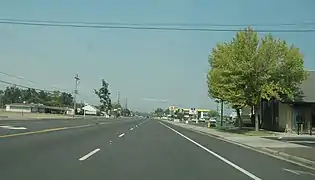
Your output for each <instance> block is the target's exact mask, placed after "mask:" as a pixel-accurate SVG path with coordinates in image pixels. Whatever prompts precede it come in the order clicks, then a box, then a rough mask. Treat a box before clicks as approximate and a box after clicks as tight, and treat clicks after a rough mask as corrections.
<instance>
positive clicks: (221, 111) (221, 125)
mask: <svg viewBox="0 0 315 180" xmlns="http://www.w3.org/2000/svg"><path fill="white" fill-rule="evenodd" d="M222 126H223V100H221V127H222Z"/></svg>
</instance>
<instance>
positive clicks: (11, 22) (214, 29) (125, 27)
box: [0, 21, 315, 33]
mask: <svg viewBox="0 0 315 180" xmlns="http://www.w3.org/2000/svg"><path fill="white" fill-rule="evenodd" d="M0 24H11V25H24V26H45V27H70V28H96V29H129V30H130V29H131V30H159V31H200V32H239V31H242V29H223V28H180V27H149V26H117V25H101V24H95V25H94V24H91V25H87V24H71V23H62V24H61V23H50V22H26V21H0ZM255 31H256V32H261V33H271V32H282V33H307V32H315V29H256V30H255Z"/></svg>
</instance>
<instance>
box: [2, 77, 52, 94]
mask: <svg viewBox="0 0 315 180" xmlns="http://www.w3.org/2000/svg"><path fill="white" fill-rule="evenodd" d="M0 82H1V83H4V84H9V85H13V86H17V87H21V88H26V89H34V90H37V91H45V92H54V91H49V90H45V89H39V88H34V87H29V86H24V85H20V84H15V83H10V82H7V81H3V80H0Z"/></svg>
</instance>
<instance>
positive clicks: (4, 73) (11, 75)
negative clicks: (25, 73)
mask: <svg viewBox="0 0 315 180" xmlns="http://www.w3.org/2000/svg"><path fill="white" fill-rule="evenodd" d="M0 74H3V75H6V76H10V77H14V78H16V79H20V80H24V81H27V82H30V83H32V84H34V83H35V82H34V81H31V80H28V79H25V78H24V77H19V76H16V75H13V74H10V73H6V72H1V71H0Z"/></svg>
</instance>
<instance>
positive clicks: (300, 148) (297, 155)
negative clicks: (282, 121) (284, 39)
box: [164, 121, 315, 168]
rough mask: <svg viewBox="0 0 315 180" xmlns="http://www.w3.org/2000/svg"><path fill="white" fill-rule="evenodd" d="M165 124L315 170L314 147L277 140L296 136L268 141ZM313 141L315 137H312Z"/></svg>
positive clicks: (259, 137) (193, 127) (262, 138)
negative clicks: (213, 137) (203, 134)
mask: <svg viewBox="0 0 315 180" xmlns="http://www.w3.org/2000/svg"><path fill="white" fill-rule="evenodd" d="M164 122H166V123H170V124H173V125H176V126H179V127H182V128H186V129H190V130H193V131H197V132H201V133H205V134H208V135H211V136H215V137H216V138H219V139H221V140H224V141H228V142H230V143H234V144H237V145H240V146H243V147H246V148H250V149H253V150H256V151H260V152H263V153H265V154H266V153H267V154H269V155H270V154H271V155H275V156H278V157H279V156H280V157H281V158H285V159H288V160H291V161H294V162H296V163H300V164H303V165H306V166H311V167H314V168H315V147H314V148H312V147H308V146H304V145H299V144H295V143H289V142H286V141H280V140H277V139H281V138H283V137H286V138H287V137H297V135H294V134H289V135H285V134H284V133H278V134H276V135H273V136H272V138H274V139H271V138H270V139H268V138H265V137H261V136H247V135H243V134H235V133H228V132H222V131H219V130H217V129H211V128H207V127H201V126H196V125H191V124H186V123H180V122H173V121H164ZM299 137H302V138H304V137H308V138H313V137H310V136H309V135H303V136H299ZM314 139H315V137H314Z"/></svg>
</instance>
